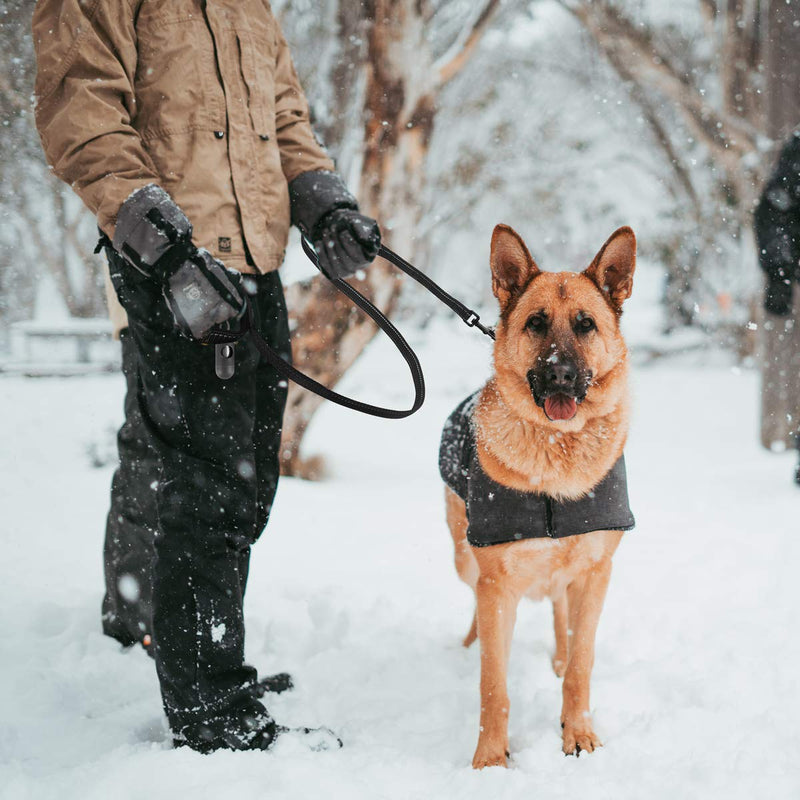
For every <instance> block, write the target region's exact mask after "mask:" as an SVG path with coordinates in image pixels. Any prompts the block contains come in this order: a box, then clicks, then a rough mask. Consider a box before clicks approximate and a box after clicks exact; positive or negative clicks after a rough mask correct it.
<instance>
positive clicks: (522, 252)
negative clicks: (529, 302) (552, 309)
mask: <svg viewBox="0 0 800 800" xmlns="http://www.w3.org/2000/svg"><path fill="white" fill-rule="evenodd" d="M489 263H490V264H491V266H492V291H493V292H494V296H495V297H496V298H497V299H498V301H499V302H500V309H501V310H503V309H505V308H506V306H507V305H508V304H509V302H510V301H511V300H512V298H514V297H516V296H517V295H518V294H519V293H520V292H521V291H522V290H523V289H524V288H525V287H526V286H527V285H528V283H529V282H530V280H531V278H534V277H535V276H536V275H538V274H539V267H537V266H536V262H535V261H534V260H533V258H531V254H530V253H529V252H528V248H527V247H525V242H523V241H522V237H521V236H520V235H519V234H518V233H517V232H516V231H515V230H514V229H513V228H510V227H509V226H508V225H497V226H495V229H494V232H493V233H492V251H491V256H490V257H489Z"/></svg>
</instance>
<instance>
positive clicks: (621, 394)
mask: <svg viewBox="0 0 800 800" xmlns="http://www.w3.org/2000/svg"><path fill="white" fill-rule="evenodd" d="M623 347H624V345H623ZM627 378H628V368H627V361H626V360H625V359H624V358H621V359H620V360H619V361H618V362H617V365H616V366H614V367H613V368H612V369H611V370H610V371H609V372H608V373H606V374H605V375H604V376H602V377H600V378H597V379H595V381H593V384H592V387H591V388H590V389H589V392H588V394H587V396H586V400H584V402H583V403H582V404H581V405H580V407H579V411H578V415H579V416H578V417H576V419H575V420H574V421H571V423H570V424H569V425H566V426H564V425H560V424H559V423H556V422H551V421H549V420H547V418H546V417H545V415H544V412H543V411H542V410H541V409H539V408H537V407H536V406H535V405H534V404H533V402H532V400H531V398H530V390H529V389H528V387H527V386H525V385H524V384H522V382H521V381H520V380H519V379H518V377H517V376H514V375H513V374H505V375H504V374H502V373H498V374H496V375H495V377H494V378H492V379H491V380H490V381H489V382H488V383H487V384H486V386H485V387H484V388H483V390H482V392H481V395H480V398H479V400H478V403H477V406H476V409H475V430H476V439H477V446H478V458H479V460H480V463H481V466H482V467H483V469H484V471H485V472H486V473H487V475H489V476H490V477H491V478H493V479H494V480H496V481H498V482H499V483H502V484H504V485H506V486H510V487H513V488H514V489H517V490H519V491H523V492H536V493H541V494H546V495H548V496H550V497H553V498H554V499H556V500H576V499H578V498H580V497H583V496H584V495H586V494H587V493H588V492H589V491H591V489H592V488H593V487H595V486H596V485H597V484H598V483H599V482H600V481H601V480H602V479H603V477H604V476H605V475H606V474H607V473H608V471H609V470H610V469H611V467H612V466H613V465H614V464H615V463H616V461H617V460H618V459H619V457H620V455H621V454H622V450H623V447H624V446H625V440H626V439H627V435H628V419H629V400H628V387H627ZM520 384H522V385H520ZM592 389H594V390H595V391H592ZM598 396H600V397H603V398H604V402H603V403H602V404H600V403H598V402H597V400H596V399H595V398H596V397H598ZM576 464H579V465H581V466H580V468H579V469H576Z"/></svg>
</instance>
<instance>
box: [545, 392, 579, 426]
mask: <svg viewBox="0 0 800 800" xmlns="http://www.w3.org/2000/svg"><path fill="white" fill-rule="evenodd" d="M544 413H545V414H547V416H548V417H549V418H550V419H553V420H555V419H572V418H573V417H574V416H575V415H576V414H577V413H578V404H577V403H576V402H575V398H574V397H567V395H565V394H554V395H552V396H551V397H548V398H547V399H546V400H545V401H544Z"/></svg>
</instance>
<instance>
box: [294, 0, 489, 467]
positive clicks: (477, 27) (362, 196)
mask: <svg viewBox="0 0 800 800" xmlns="http://www.w3.org/2000/svg"><path fill="white" fill-rule="evenodd" d="M498 5H499V3H498V0H489V2H487V3H486V5H485V7H484V8H483V9H482V12H481V14H480V15H479V16H478V18H477V19H476V21H475V23H474V24H473V26H472V29H471V30H470V31H469V32H468V35H467V36H466V37H465V39H464V40H463V42H461V43H460V45H459V47H457V48H456V52H455V54H454V55H453V57H452V58H451V59H448V60H447V62H446V63H445V64H444V65H442V66H441V67H439V66H438V65H434V64H433V58H432V54H431V52H430V47H429V45H428V42H427V38H426V31H425V17H426V14H427V8H426V3H424V2H420V0H370V2H365V3H364V4H363V11H362V13H363V14H364V17H365V19H367V20H369V21H370V22H369V27H368V34H367V41H368V47H367V61H366V64H364V65H363V69H364V70H365V72H366V88H365V92H364V106H363V114H362V122H363V126H364V127H363V148H362V162H361V170H360V178H359V180H358V196H359V201H360V205H361V209H362V211H363V212H364V213H365V214H369V215H370V216H373V217H375V218H376V219H377V220H378V221H379V222H380V224H381V231H382V235H383V241H384V242H385V243H386V244H387V245H388V246H389V247H391V248H392V249H396V250H398V251H399V252H401V253H404V254H413V251H414V242H415V239H416V236H415V232H416V229H417V224H418V222H419V214H420V210H421V203H420V198H421V197H422V196H423V189H424V185H425V171H424V167H425V158H426V156H427V153H428V149H429V144H430V139H431V134H432V131H433V122H434V116H435V112H436V95H437V93H438V91H439V90H440V88H441V87H442V86H443V85H444V84H445V83H446V82H447V81H448V80H449V79H450V78H452V77H453V76H454V75H455V74H457V72H458V71H459V70H460V69H461V68H462V67H463V65H464V63H465V62H466V60H467V58H468V56H469V54H470V53H471V52H472V50H473V49H474V47H475V44H476V42H477V40H478V38H479V37H480V35H481V33H482V32H483V30H484V29H485V27H486V25H487V24H488V21H489V17H491V15H492V13H493V12H494V10H495V8H496V7H497V6H498ZM350 24H352V21H351V23H350ZM350 282H351V283H352V284H353V285H354V286H355V287H356V288H357V289H358V290H359V291H360V292H362V294H365V295H366V296H367V297H369V298H370V300H371V301H372V302H373V303H374V304H375V305H376V306H377V307H378V308H379V309H380V310H381V311H382V312H383V313H384V314H387V315H391V313H392V311H393V310H394V308H395V306H396V304H397V300H398V297H399V295H400V291H401V288H402V283H401V281H400V280H398V273H397V271H396V270H394V269H393V268H392V267H391V266H390V265H389V264H387V263H385V262H382V261H376V262H375V263H374V264H373V265H372V266H371V267H370V268H369V270H367V271H366V273H365V275H364V277H363V278H359V279H353V280H352V281H350ZM286 295H287V302H288V305H289V309H290V320H291V323H292V331H293V333H292V357H293V359H294V362H295V365H296V366H297V367H298V368H299V369H301V370H302V371H304V372H307V373H308V374H309V375H311V376H312V377H314V378H315V379H316V380H318V381H320V382H322V383H324V384H326V385H328V386H333V385H334V384H336V383H337V382H338V381H339V379H340V378H341V377H342V376H343V375H344V374H345V372H346V371H347V370H348V369H349V368H350V367H351V366H352V364H353V363H354V361H355V360H356V359H357V358H358V356H359V355H360V353H361V352H362V351H363V349H364V348H365V347H366V345H367V344H368V343H369V341H370V340H371V339H372V337H373V336H374V335H375V333H376V330H377V328H376V326H375V325H374V323H373V322H372V321H371V320H369V319H368V318H367V317H365V316H363V315H361V314H360V313H357V312H356V311H355V310H354V308H353V306H352V305H351V304H350V303H349V301H347V300H346V299H345V298H344V297H343V296H342V295H341V294H339V293H338V292H337V291H336V289H334V288H333V286H332V285H331V284H330V283H328V282H327V281H326V280H324V279H321V278H319V277H316V278H313V279H312V280H310V281H304V282H301V283H298V284H294V285H292V286H290V287H288V289H287V292H286ZM397 379H398V381H402V380H404V379H406V375H405V373H404V372H403V371H401V372H399V373H398V376H397ZM321 403H322V399H321V398H320V397H318V396H317V395H315V394H312V393H310V392H307V391H305V390H303V389H300V388H299V387H297V386H295V385H293V384H290V386H289V397H288V402H287V408H286V414H285V415H284V429H283V440H282V444H281V469H282V472H283V473H284V474H288V475H297V476H300V477H306V478H314V477H317V476H318V475H319V473H320V471H321V466H322V465H321V462H320V461H319V459H313V458H312V459H306V460H304V459H303V458H301V456H300V446H301V443H302V440H303V435H304V434H305V431H306V430H307V428H308V425H309V423H310V421H311V418H312V416H313V414H314V412H315V411H316V410H317V408H318V407H319V406H320V404H321Z"/></svg>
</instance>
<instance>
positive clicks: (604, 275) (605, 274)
mask: <svg viewBox="0 0 800 800" xmlns="http://www.w3.org/2000/svg"><path fill="white" fill-rule="evenodd" d="M635 269H636V236H635V235H634V233H633V231H632V230H631V229H630V228H629V227H628V226H627V225H626V226H625V227H624V228H618V229H617V230H615V231H614V233H612V234H611V236H609V238H608V241H607V242H606V243H605V244H604V245H603V246H602V247H601V248H600V252H599V253H598V254H597V255H596V256H595V257H594V261H592V263H591V265H590V266H589V268H588V269H586V270H585V271H584V273H583V274H584V275H586V276H587V277H588V278H591V279H592V280H593V281H594V282H595V284H597V286H598V287H599V288H600V291H601V292H603V293H604V294H605V295H607V296H608V299H609V301H610V302H611V305H612V306H614V308H615V309H616V310H617V311H622V304H623V303H624V302H625V301H626V300H627V299H628V298H629V297H630V296H631V292H632V291H633V271H634V270H635Z"/></svg>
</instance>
